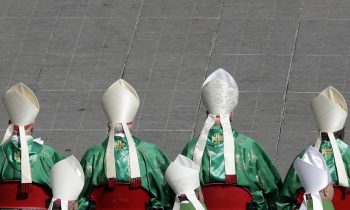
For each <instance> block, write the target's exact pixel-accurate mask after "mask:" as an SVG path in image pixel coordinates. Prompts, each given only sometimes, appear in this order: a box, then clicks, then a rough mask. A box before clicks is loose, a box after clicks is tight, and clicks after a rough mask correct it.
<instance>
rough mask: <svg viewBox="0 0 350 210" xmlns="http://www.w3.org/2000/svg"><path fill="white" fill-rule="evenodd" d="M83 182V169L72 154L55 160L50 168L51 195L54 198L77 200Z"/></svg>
mask: <svg viewBox="0 0 350 210" xmlns="http://www.w3.org/2000/svg"><path fill="white" fill-rule="evenodd" d="M84 182H85V178H84V171H83V169H82V167H81V165H80V163H79V161H78V160H77V159H76V158H75V157H74V156H73V155H71V156H69V157H67V158H65V159H63V160H61V161H59V162H57V163H56V164H55V165H54V166H53V167H52V169H51V185H52V187H51V188H52V197H53V198H55V199H61V200H63V201H73V200H77V199H78V197H79V194H80V192H81V190H82V189H83V187H84Z"/></svg>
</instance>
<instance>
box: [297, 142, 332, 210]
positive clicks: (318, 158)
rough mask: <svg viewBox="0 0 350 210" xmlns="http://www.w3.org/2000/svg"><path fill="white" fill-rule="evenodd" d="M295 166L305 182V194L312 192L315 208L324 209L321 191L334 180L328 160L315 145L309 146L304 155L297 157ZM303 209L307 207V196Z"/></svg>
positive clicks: (300, 177) (303, 182) (301, 179)
mask: <svg viewBox="0 0 350 210" xmlns="http://www.w3.org/2000/svg"><path fill="white" fill-rule="evenodd" d="M293 165H294V168H295V170H296V172H297V174H298V176H299V179H300V181H301V183H302V184H303V187H304V190H305V194H311V197H312V202H313V207H314V209H318V210H322V209H323V208H322V200H321V197H320V195H319V191H321V190H322V189H324V188H325V187H326V186H327V185H328V184H330V183H331V182H332V178H331V176H330V174H329V171H328V168H327V164H326V161H325V160H324V158H323V156H322V154H321V153H320V152H319V151H318V150H317V149H316V148H314V147H311V146H310V147H308V148H307V149H306V151H305V153H304V155H303V157H302V159H300V158H296V159H295V161H294V163H293ZM305 194H304V202H303V205H302V207H301V209H305V208H306V206H305V204H306V196H305Z"/></svg>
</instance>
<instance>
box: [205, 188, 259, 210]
mask: <svg viewBox="0 0 350 210" xmlns="http://www.w3.org/2000/svg"><path fill="white" fill-rule="evenodd" d="M202 192H203V196H204V201H205V205H206V207H207V209H208V210H244V209H254V207H253V206H254V204H253V196H252V195H251V194H250V192H249V191H248V190H247V189H245V188H243V187H239V186H236V185H225V184H222V183H220V184H208V185H205V186H202Z"/></svg>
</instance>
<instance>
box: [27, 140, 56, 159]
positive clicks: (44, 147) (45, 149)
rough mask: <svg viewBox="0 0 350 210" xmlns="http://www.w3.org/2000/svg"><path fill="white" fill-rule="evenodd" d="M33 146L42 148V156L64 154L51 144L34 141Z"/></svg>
mask: <svg viewBox="0 0 350 210" xmlns="http://www.w3.org/2000/svg"><path fill="white" fill-rule="evenodd" d="M33 146H34V147H37V148H41V150H40V155H41V157H51V156H62V155H61V154H60V153H59V152H58V151H57V150H55V149H54V148H53V147H51V146H49V145H46V144H39V143H37V142H33ZM62 157H63V156H62Z"/></svg>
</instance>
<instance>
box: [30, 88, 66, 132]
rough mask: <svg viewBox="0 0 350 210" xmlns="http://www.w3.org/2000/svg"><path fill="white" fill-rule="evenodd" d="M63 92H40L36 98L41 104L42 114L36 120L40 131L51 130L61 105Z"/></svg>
mask: <svg viewBox="0 0 350 210" xmlns="http://www.w3.org/2000/svg"><path fill="white" fill-rule="evenodd" d="M61 95H62V92H61V91H38V92H36V96H37V98H38V100H39V104H40V112H39V114H38V116H37V119H36V125H37V128H38V129H51V128H52V125H53V122H54V119H55V114H56V108H57V105H58V104H59V103H60V98H61Z"/></svg>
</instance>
